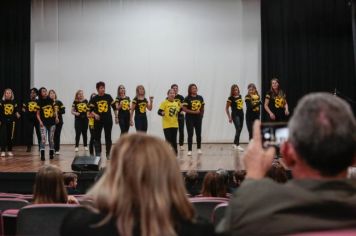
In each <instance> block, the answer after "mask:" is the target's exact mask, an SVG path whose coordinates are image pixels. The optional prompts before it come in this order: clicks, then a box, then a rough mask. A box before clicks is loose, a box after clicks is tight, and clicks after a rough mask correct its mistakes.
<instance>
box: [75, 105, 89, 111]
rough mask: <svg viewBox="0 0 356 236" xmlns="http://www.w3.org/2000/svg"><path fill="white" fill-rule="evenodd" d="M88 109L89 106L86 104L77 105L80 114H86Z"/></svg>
mask: <svg viewBox="0 0 356 236" xmlns="http://www.w3.org/2000/svg"><path fill="white" fill-rule="evenodd" d="M87 109H88V107H87V104H86V103H78V104H77V110H78V112H79V113H83V112H86V111H87Z"/></svg>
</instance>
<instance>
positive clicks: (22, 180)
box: [0, 144, 246, 193]
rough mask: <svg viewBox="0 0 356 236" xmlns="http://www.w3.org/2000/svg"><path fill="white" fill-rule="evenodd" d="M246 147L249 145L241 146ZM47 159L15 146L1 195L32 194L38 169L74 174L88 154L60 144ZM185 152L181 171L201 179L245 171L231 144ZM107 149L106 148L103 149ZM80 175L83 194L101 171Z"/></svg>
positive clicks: (1, 170) (1, 167)
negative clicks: (77, 159)
mask: <svg viewBox="0 0 356 236" xmlns="http://www.w3.org/2000/svg"><path fill="white" fill-rule="evenodd" d="M241 146H242V147H243V148H246V144H242V145H241ZM46 148H47V149H46V160H45V161H41V160H40V156H39V152H38V151H37V146H34V147H33V148H32V152H26V147H24V146H18V147H14V150H13V153H14V156H13V157H8V156H7V157H1V158H0V192H16V193H31V192H32V186H33V182H34V178H35V175H36V172H37V171H38V169H39V168H40V167H41V166H43V165H46V164H52V165H56V166H58V167H59V168H60V169H61V170H62V171H63V172H72V168H71V164H72V162H73V159H74V157H75V156H76V155H78V156H86V155H89V152H86V151H84V148H83V147H82V146H80V147H79V152H77V153H76V152H75V151H74V145H61V150H60V154H59V155H56V156H55V157H54V159H53V160H50V159H49V156H48V147H46ZM184 149H185V150H184V151H179V153H178V155H177V160H178V163H179V165H180V169H181V171H182V172H186V171H189V170H196V171H198V172H199V176H200V177H201V178H202V177H203V176H204V174H205V173H206V172H207V171H214V170H217V169H218V168H223V169H226V170H229V171H233V170H235V169H244V167H243V164H242V161H241V159H242V158H241V157H243V152H239V151H237V150H234V149H233V148H232V145H231V144H202V151H203V154H201V155H198V154H197V153H196V149H195V145H193V155H192V156H187V145H184ZM103 150H105V146H103ZM109 162H110V161H109V160H107V159H106V157H105V156H103V157H102V158H101V164H100V169H102V168H105V166H106V165H107V164H108V163H109ZM76 173H77V174H78V179H79V185H78V188H79V190H80V191H81V192H83V193H84V192H85V191H86V190H87V189H88V188H89V187H90V186H91V185H92V183H93V182H94V181H95V179H96V177H97V176H98V173H99V172H98V171H85V172H76Z"/></svg>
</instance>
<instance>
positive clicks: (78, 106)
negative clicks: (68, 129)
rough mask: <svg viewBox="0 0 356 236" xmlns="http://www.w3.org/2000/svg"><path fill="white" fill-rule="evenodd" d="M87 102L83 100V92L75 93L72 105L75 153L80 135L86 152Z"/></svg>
mask: <svg viewBox="0 0 356 236" xmlns="http://www.w3.org/2000/svg"><path fill="white" fill-rule="evenodd" d="M88 110H89V108H88V100H86V99H85V98H84V93H83V90H78V91H77V92H76V93H75V97H74V101H73V104H72V114H73V115H74V117H75V121H74V129H75V148H74V150H75V151H76V152H78V151H79V148H78V147H79V141H80V135H82V136H83V144H84V150H85V151H88V117H87V112H88Z"/></svg>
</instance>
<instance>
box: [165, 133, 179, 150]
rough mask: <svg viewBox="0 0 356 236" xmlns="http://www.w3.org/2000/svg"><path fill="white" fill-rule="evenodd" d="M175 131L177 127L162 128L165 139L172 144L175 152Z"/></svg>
mask: <svg viewBox="0 0 356 236" xmlns="http://www.w3.org/2000/svg"><path fill="white" fill-rule="evenodd" d="M177 132H178V128H167V129H163V133H164V137H165V138H166V141H167V142H168V143H169V144H170V145H171V146H172V148H173V150H174V151H175V153H176V154H177V153H178V149H177Z"/></svg>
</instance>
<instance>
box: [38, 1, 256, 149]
mask: <svg viewBox="0 0 356 236" xmlns="http://www.w3.org/2000/svg"><path fill="white" fill-rule="evenodd" d="M260 41H261V35H260V1H259V0H215V1H212V0H211V1H208V0H206V1H205V0H190V1H184V0H142V1H134V0H121V1H119V0H117V1H114V0H111V1H110V0H106V1H102V0H71V1H69V0H33V1H32V21H31V55H32V60H31V64H32V65H31V67H32V77H31V78H32V83H33V85H34V86H36V87H41V86H45V87H47V89H55V90H56V92H57V95H58V97H59V99H60V100H62V102H63V103H64V104H65V106H66V108H67V112H66V114H65V115H64V127H63V132H62V143H74V136H75V132H74V117H73V116H72V115H71V113H70V110H71V104H72V102H73V99H74V94H75V92H76V91H77V90H78V89H83V90H84V93H85V96H86V97H87V98H88V97H89V96H90V94H91V93H92V92H95V83H96V82H98V81H100V80H102V81H104V82H105V83H106V90H107V93H109V94H111V95H112V96H113V97H116V91H117V87H118V85H119V84H123V85H125V86H126V89H127V94H128V95H129V96H130V97H131V98H133V97H134V96H135V88H136V86H137V85H138V84H143V85H144V86H145V88H146V92H147V96H148V95H152V96H154V97H155V99H154V108H153V110H152V111H151V112H148V133H150V134H153V135H158V136H161V137H163V131H162V125H161V117H159V116H158V115H157V110H158V107H159V104H160V103H161V102H162V101H163V99H164V98H165V96H166V92H167V90H168V88H169V87H170V85H171V84H172V83H177V84H178V85H179V88H180V93H181V94H183V95H184V96H186V94H187V87H188V85H189V84H190V83H196V84H197V86H198V93H199V94H201V95H202V96H203V97H204V99H205V102H206V112H205V116H204V120H203V133H202V140H203V142H231V143H232V140H233V136H234V132H235V129H234V127H233V125H232V124H229V123H228V121H227V117H226V115H225V104H226V99H227V97H228V96H229V92H230V86H231V85H232V84H234V83H236V84H238V85H239V86H240V89H241V92H242V95H243V96H245V94H246V92H247V85H248V84H249V83H255V84H256V85H257V87H258V89H260V77H261V69H260V67H261V66H260V61H261V60H260V58H261V50H260V48H261V43H260ZM134 131H135V129H134V128H131V129H130V132H134ZM119 133H120V128H119V126H118V125H114V127H113V134H112V137H113V141H115V140H116V139H117V137H118V136H119ZM88 135H89V132H88ZM241 141H242V142H247V141H248V135H247V129H246V124H245V123H244V128H243V132H242V136H241ZM81 142H82V141H81Z"/></svg>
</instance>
